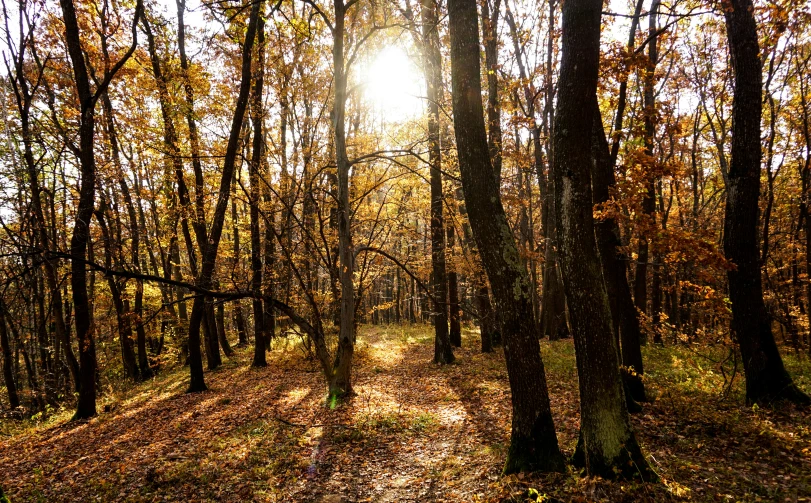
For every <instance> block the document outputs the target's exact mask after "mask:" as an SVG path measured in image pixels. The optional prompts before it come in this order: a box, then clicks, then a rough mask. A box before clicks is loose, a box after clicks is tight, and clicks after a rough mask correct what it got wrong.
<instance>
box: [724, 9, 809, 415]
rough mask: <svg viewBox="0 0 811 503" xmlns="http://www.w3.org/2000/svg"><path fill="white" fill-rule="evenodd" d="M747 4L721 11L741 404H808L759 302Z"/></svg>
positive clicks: (754, 53)
mask: <svg viewBox="0 0 811 503" xmlns="http://www.w3.org/2000/svg"><path fill="white" fill-rule="evenodd" d="M753 11H754V7H753V5H752V2H751V0H731V1H730V3H729V7H728V8H726V9H724V17H725V19H726V27H727V39H728V41H729V52H730V55H731V59H732V69H733V72H734V94H733V99H732V150H731V153H732V159H731V162H730V166H729V177H728V183H727V198H726V212H725V216H724V253H725V255H726V258H727V259H728V260H729V261H731V262H732V263H733V264H734V265H735V268H734V269H732V270H730V271H729V272H728V273H727V277H728V279H729V298H730V300H731V301H732V327H731V328H732V332H733V334H734V336H735V339H736V340H737V342H738V345H739V346H740V349H741V356H742V357H743V364H744V370H745V372H746V400H747V402H749V403H760V404H768V403H771V402H774V401H776V400H781V399H786V400H789V401H792V402H796V403H801V404H809V403H811V399H809V397H808V395H806V394H805V393H803V392H802V391H800V390H799V389H798V388H797V386H796V385H795V384H794V382H793V381H792V379H791V376H790V375H789V374H788V372H786V369H785V368H784V367H783V359H782V358H781V357H780V352H779V351H778V349H777V344H776V342H775V340H774V335H773V334H772V331H771V326H770V322H769V315H768V313H767V311H766V304H765V303H764V301H763V285H762V282H761V277H760V263H759V253H758V241H757V240H758V198H759V196H760V161H761V146H760V120H761V99H762V96H761V95H762V74H761V61H760V49H759V46H758V33H757V25H756V22H755V17H754V13H753Z"/></svg>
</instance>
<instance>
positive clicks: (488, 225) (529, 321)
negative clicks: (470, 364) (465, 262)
mask: <svg viewBox="0 0 811 503" xmlns="http://www.w3.org/2000/svg"><path fill="white" fill-rule="evenodd" d="M448 13H449V20H450V21H449V25H450V39H451V63H452V65H451V66H452V72H451V73H452V78H453V118H454V124H455V130H456V144H457V149H458V152H459V168H460V172H461V175H462V187H463V190H464V194H465V204H466V206H467V211H468V214H469V216H470V224H471V227H472V230H473V235H474V237H475V239H476V242H477V244H478V248H479V252H480V253H481V257H482V262H483V264H484V267H485V269H486V270H487V276H488V278H489V280H490V285H491V286H492V287H493V295H494V298H495V300H496V305H497V308H498V311H499V313H500V318H501V323H502V337H503V340H504V355H505V359H506V362H507V372H508V374H509V380H510V389H511V391H512V406H513V418H512V435H511V440H510V449H509V452H508V454H507V462H506V464H505V467H504V471H505V473H512V472H517V471H524V470H546V471H559V470H562V469H563V466H564V461H563V456H562V454H561V453H560V450H559V448H558V441H557V436H556V434H555V425H554V422H553V420H552V413H551V409H550V405H549V394H548V391H547V387H546V373H545V371H544V366H543V361H542V360H541V355H540V348H539V344H538V338H537V332H536V330H537V325H536V323H535V318H534V316H533V313H532V300H531V292H530V288H531V285H530V282H529V277H528V275H527V272H526V270H525V269H523V268H522V267H521V260H520V257H519V255H518V248H517V247H516V244H515V238H514V236H513V234H512V231H511V230H510V226H509V224H508V222H507V217H506V214H505V212H504V208H503V206H502V205H501V198H500V197H499V191H498V184H497V179H496V175H495V173H494V170H493V167H492V164H491V163H490V155H489V154H490V153H489V149H488V146H487V135H486V132H485V125H484V110H483V107H482V102H481V82H480V80H479V79H480V76H481V73H480V72H481V68H480V62H479V31H478V26H477V24H478V23H477V20H478V16H477V13H476V2H475V0H450V1H449V3H448Z"/></svg>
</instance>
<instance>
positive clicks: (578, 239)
mask: <svg viewBox="0 0 811 503" xmlns="http://www.w3.org/2000/svg"><path fill="white" fill-rule="evenodd" d="M601 12H602V2H601V1H600V0H567V1H566V2H565V3H564V4H563V32H562V33H563V35H562V38H563V45H562V48H563V56H562V59H561V70H560V80H559V83H558V90H559V91H558V106H557V112H556V114H555V126H554V147H553V151H554V159H553V173H554V181H555V199H556V200H557V203H558V204H557V208H558V212H557V225H558V238H559V241H560V259H561V269H562V272H563V286H564V291H565V293H566V301H567V304H568V307H569V313H570V321H571V325H572V332H573V335H574V342H575V350H576V356H577V368H578V377H579V383H580V433H581V438H582V446H581V447H582V449H581V451H582V454H583V460H584V461H585V467H586V470H587V472H588V473H589V474H590V475H600V476H605V477H615V476H618V475H619V476H622V477H632V476H636V475H639V476H641V477H642V478H644V479H646V480H647V479H650V478H654V477H655V475H654V474H653V473H652V472H651V470H650V469H649V467H648V464H647V461H646V459H645V457H644V455H643V454H642V451H641V449H640V448H639V445H638V444H637V442H636V437H635V436H634V433H633V430H632V429H631V424H630V420H629V416H628V410H627V408H626V404H625V394H624V392H623V386H622V379H621V377H620V371H619V358H618V354H617V347H616V342H615V339H614V335H613V331H612V326H611V311H610V308H609V302H608V295H607V293H606V289H605V285H604V283H603V278H602V270H601V264H600V258H599V255H598V252H597V245H596V242H595V235H594V219H593V202H592V193H591V174H590V171H591V170H590V166H591V152H590V148H589V147H590V144H591V138H592V125H593V123H594V115H595V114H594V110H595V108H594V107H596V99H597V96H596V92H597V74H598V69H599V59H600V17H601ZM584 141H585V143H586V145H585V147H587V148H584Z"/></svg>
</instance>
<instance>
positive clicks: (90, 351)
mask: <svg viewBox="0 0 811 503" xmlns="http://www.w3.org/2000/svg"><path fill="white" fill-rule="evenodd" d="M59 4H60V6H61V8H62V20H63V22H64V24H65V44H66V46H67V50H68V56H69V57H70V62H71V66H72V68H73V78H74V85H75V86H76V93H77V96H78V98H79V112H80V113H79V149H78V152H77V154H78V157H79V172H80V175H81V186H80V188H79V205H78V207H77V208H76V217H75V221H74V224H73V235H72V236H71V240H70V255H71V279H70V286H71V288H72V290H73V309H74V319H75V320H76V337H77V339H78V340H79V399H78V402H77V404H76V414H75V415H74V416H73V417H74V419H87V418H89V417H93V416H95V415H96V344H95V340H94V339H93V332H92V313H91V308H90V298H89V296H88V293H87V265H86V263H85V262H86V261H87V242H88V241H89V239H90V220H91V218H92V217H93V205H94V201H95V199H96V157H95V149H94V147H95V143H96V104H97V102H98V100H99V97H100V96H102V95H103V94H104V93H105V92H106V91H107V88H108V87H109V86H110V81H111V80H112V79H113V77H114V76H115V74H116V73H118V71H119V70H120V69H121V68H122V67H123V66H124V64H125V63H126V62H127V60H128V59H129V58H130V56H132V54H133V52H135V48H136V46H137V45H138V20H139V19H140V17H141V13H142V11H143V4H142V3H141V0H138V3H137V4H136V6H135V16H134V19H133V21H132V45H131V46H130V47H129V49H128V50H127V52H126V53H125V54H124V55H123V56H122V57H121V59H119V60H118V62H117V63H116V64H115V65H114V66H113V67H112V68H110V69H108V70H106V71H105V73H104V78H103V79H102V80H101V82H99V83H98V85H97V86H96V89H95V90H93V89H92V87H91V82H90V73H89V72H88V68H87V64H86V62H85V59H84V49H83V48H82V39H81V29H80V28H79V21H78V19H77V17H76V7H75V6H74V5H73V0H60V2H59Z"/></svg>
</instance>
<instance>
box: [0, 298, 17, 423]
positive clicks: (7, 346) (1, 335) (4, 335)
mask: <svg viewBox="0 0 811 503" xmlns="http://www.w3.org/2000/svg"><path fill="white" fill-rule="evenodd" d="M0 349H2V352H3V381H4V383H5V385H6V392H7V393H8V403H9V405H10V406H11V408H12V409H16V408H17V407H19V406H20V396H19V395H18V394H17V384H16V382H15V381H14V362H13V360H14V357H13V355H12V354H11V343H10V341H9V338H8V330H7V329H6V305H5V303H4V302H3V301H0Z"/></svg>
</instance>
